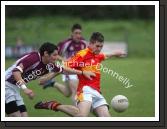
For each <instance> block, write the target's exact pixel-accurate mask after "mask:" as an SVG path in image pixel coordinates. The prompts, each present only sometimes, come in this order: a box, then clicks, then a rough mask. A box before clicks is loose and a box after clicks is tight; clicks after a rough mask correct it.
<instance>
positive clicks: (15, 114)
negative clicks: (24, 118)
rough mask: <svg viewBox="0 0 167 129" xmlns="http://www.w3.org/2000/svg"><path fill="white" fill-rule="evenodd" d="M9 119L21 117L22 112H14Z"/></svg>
mask: <svg viewBox="0 0 167 129" xmlns="http://www.w3.org/2000/svg"><path fill="white" fill-rule="evenodd" d="M8 116H9V117H21V113H20V111H17V112H13V113H11V114H8Z"/></svg>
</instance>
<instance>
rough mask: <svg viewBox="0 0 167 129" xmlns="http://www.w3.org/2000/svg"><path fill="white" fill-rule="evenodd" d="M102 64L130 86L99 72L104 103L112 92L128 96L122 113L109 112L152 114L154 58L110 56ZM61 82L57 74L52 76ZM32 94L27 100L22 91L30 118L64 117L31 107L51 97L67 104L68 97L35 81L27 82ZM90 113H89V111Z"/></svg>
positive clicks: (131, 115)
mask: <svg viewBox="0 0 167 129" xmlns="http://www.w3.org/2000/svg"><path fill="white" fill-rule="evenodd" d="M13 62H14V60H9V59H8V60H6V62H5V65H6V68H8V67H9V66H10V65H11V64H12V63H13ZM103 67H107V68H108V69H111V70H113V71H114V72H117V73H118V74H119V76H123V77H124V78H127V79H129V82H130V84H131V85H133V86H132V87H129V88H126V86H127V85H125V83H122V82H120V81H119V79H118V78H116V76H113V75H112V74H109V73H107V71H106V70H105V71H101V72H102V78H101V88H102V93H103V95H104V97H105V98H106V100H107V101H108V103H109V104H110V101H111V98H112V97H114V96H115V95H118V94H122V95H125V96H127V98H128V99H129V103H130V105H129V108H128V109H127V110H126V111H125V112H123V113H117V112H115V111H114V110H113V109H112V108H111V106H110V113H111V114H112V116H113V117H117V116H120V117H125V116H126V117H154V115H155V114H154V110H155V108H154V107H155V102H154V97H155V94H154V91H155V84H154V82H155V79H154V75H155V70H154V67H155V65H154V58H151V57H150V58H121V59H116V58H113V59H111V60H108V61H104V62H103ZM56 80H57V81H59V82H61V76H58V77H57V78H56ZM28 87H29V88H31V89H32V90H33V91H34V92H35V94H36V96H35V98H34V99H33V100H30V99H29V98H28V97H27V96H25V95H24V94H23V97H24V101H25V103H26V106H27V109H28V113H29V116H31V117H37V116H39V117H60V116H61V117H62V116H65V117H66V116H67V115H65V114H64V113H61V112H53V111H48V110H35V109H34V107H33V106H34V104H35V103H36V102H38V101H40V100H53V99H56V100H58V101H60V102H62V103H63V104H71V99H70V98H66V97H64V96H63V95H62V94H61V93H59V92H58V91H57V90H56V89H53V88H48V89H46V90H43V89H42V88H41V87H40V86H39V85H38V82H37V81H32V82H30V83H29V84H28ZM90 116H93V115H92V114H90Z"/></svg>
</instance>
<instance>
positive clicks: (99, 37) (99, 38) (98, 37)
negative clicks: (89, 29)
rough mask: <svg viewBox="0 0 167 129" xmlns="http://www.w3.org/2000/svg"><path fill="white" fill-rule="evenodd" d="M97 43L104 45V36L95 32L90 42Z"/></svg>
mask: <svg viewBox="0 0 167 129" xmlns="http://www.w3.org/2000/svg"><path fill="white" fill-rule="evenodd" d="M96 41H98V42H100V43H103V42H104V36H103V35H102V34H101V33H100V32H93V33H92V35H91V37H90V42H91V43H95V42H96Z"/></svg>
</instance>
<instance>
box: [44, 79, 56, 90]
mask: <svg viewBox="0 0 167 129" xmlns="http://www.w3.org/2000/svg"><path fill="white" fill-rule="evenodd" d="M54 83H55V80H49V81H47V82H46V83H45V84H44V85H43V89H46V88H49V87H53V86H54Z"/></svg>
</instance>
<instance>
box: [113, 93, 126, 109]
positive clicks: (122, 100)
mask: <svg viewBox="0 0 167 129" xmlns="http://www.w3.org/2000/svg"><path fill="white" fill-rule="evenodd" d="M128 106H129V102H128V98H127V97H125V96H124V95H116V96H115V97H113V98H112V100H111V107H112V108H113V109H114V110H115V111H116V112H123V111H125V110H126V109H127V108H128Z"/></svg>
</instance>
